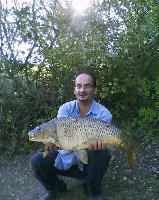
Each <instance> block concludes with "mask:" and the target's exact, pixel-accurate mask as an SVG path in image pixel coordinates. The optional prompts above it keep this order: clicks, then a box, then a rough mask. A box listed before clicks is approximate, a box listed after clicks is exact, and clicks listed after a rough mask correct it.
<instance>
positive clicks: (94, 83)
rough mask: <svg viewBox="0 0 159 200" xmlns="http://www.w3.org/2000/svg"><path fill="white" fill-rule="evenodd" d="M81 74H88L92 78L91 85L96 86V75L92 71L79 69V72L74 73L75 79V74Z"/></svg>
mask: <svg viewBox="0 0 159 200" xmlns="http://www.w3.org/2000/svg"><path fill="white" fill-rule="evenodd" d="M81 74H87V75H89V76H91V77H92V79H93V87H96V86H97V85H96V77H95V75H94V74H93V73H92V72H89V71H81V72H78V73H77V74H76V75H75V79H76V78H77V76H79V75H81Z"/></svg>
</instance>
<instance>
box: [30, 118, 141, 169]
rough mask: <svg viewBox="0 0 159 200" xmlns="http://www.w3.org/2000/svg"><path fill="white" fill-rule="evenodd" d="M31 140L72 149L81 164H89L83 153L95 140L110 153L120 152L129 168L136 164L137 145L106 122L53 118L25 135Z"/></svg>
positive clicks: (85, 154)
mask: <svg viewBox="0 0 159 200" xmlns="http://www.w3.org/2000/svg"><path fill="white" fill-rule="evenodd" d="M28 135H29V140H30V141H37V142H43V143H44V144H45V143H48V142H50V141H51V142H53V143H54V144H56V146H57V147H59V148H61V149H64V150H73V151H75V152H76V154H77V155H79V157H80V159H81V160H82V161H83V162H84V163H88V160H87V153H86V151H83V150H86V149H88V148H89V146H90V144H92V143H93V142H94V141H96V140H100V141H102V142H103V143H105V144H106V146H107V148H108V149H110V150H116V151H122V152H123V153H124V154H125V155H126V157H127V159H128V163H129V165H130V167H131V168H135V167H136V165H137V156H136V153H137V150H139V149H140V145H139V144H138V143H137V142H135V141H134V140H133V139H130V138H129V137H128V136H126V135H125V134H124V133H123V132H121V131H120V130H119V129H118V128H116V127H115V126H114V125H112V124H110V123H106V122H105V121H102V120H98V119H93V118H87V117H85V118H72V117H70V118H69V117H65V118H55V119H52V120H50V121H48V122H46V123H44V124H42V125H40V126H38V127H36V128H35V129H34V130H32V131H30V132H29V133H28Z"/></svg>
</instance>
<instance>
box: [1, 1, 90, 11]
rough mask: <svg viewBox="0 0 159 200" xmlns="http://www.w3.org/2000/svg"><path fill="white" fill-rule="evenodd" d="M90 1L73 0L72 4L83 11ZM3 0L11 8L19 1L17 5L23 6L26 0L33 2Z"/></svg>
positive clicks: (4, 4) (3, 3)
mask: <svg viewBox="0 0 159 200" xmlns="http://www.w3.org/2000/svg"><path fill="white" fill-rule="evenodd" d="M90 1H91V0H72V5H73V7H74V9H75V10H76V11H77V12H79V13H81V12H83V11H84V10H85V9H86V8H87V7H88V6H89V3H90ZM1 2H2V5H3V6H4V7H6V6H7V7H8V8H11V7H13V6H14V5H15V2H17V4H16V6H19V7H21V5H22V4H23V3H24V2H27V3H31V2H33V0H1Z"/></svg>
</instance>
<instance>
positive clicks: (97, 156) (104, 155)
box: [89, 150, 111, 164]
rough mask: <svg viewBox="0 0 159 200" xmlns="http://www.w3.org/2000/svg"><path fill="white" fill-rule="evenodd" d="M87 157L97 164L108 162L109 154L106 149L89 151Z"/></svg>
mask: <svg viewBox="0 0 159 200" xmlns="http://www.w3.org/2000/svg"><path fill="white" fill-rule="evenodd" d="M89 158H90V159H92V160H94V161H96V162H97V163H99V164H104V163H105V164H108V163H109V162H110V159H111V155H110V152H109V151H108V150H101V151H91V152H90V154H89Z"/></svg>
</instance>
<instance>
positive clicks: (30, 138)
mask: <svg viewBox="0 0 159 200" xmlns="http://www.w3.org/2000/svg"><path fill="white" fill-rule="evenodd" d="M28 136H29V140H30V141H31V140H34V138H35V134H34V133H33V132H32V131H30V132H29V133H28Z"/></svg>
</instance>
